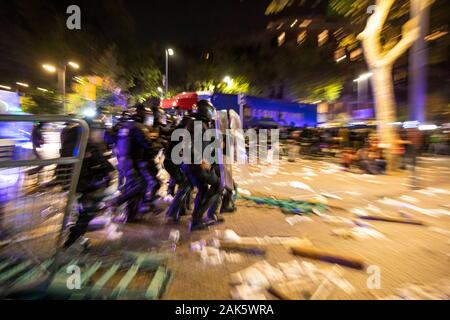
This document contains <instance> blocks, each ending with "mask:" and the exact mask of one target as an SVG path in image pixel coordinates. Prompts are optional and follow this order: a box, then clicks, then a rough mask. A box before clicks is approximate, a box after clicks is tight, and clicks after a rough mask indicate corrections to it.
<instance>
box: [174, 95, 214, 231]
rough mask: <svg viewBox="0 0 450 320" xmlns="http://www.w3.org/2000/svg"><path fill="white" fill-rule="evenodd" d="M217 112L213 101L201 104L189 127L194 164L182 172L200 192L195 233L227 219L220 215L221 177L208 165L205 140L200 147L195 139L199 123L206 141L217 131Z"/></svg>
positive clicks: (194, 218)
mask: <svg viewBox="0 0 450 320" xmlns="http://www.w3.org/2000/svg"><path fill="white" fill-rule="evenodd" d="M215 112H216V111H215V108H214V106H213V105H212V104H211V103H210V102H209V101H207V100H200V101H199V102H198V103H197V105H196V107H195V112H194V113H193V119H192V120H193V121H190V122H189V124H188V125H187V130H188V131H189V132H190V133H191V143H192V146H191V150H192V152H191V156H192V158H191V160H192V161H191V163H183V165H182V169H183V171H184V172H185V173H186V175H187V176H188V178H189V180H190V182H191V183H192V185H193V186H195V187H196V188H197V196H196V198H195V204H194V210H193V212H192V223H191V227H190V229H191V231H196V230H201V229H204V228H206V227H208V226H209V225H212V224H216V223H220V222H223V219H222V218H220V217H218V215H217V214H216V211H217V208H218V205H219V203H220V200H221V197H222V193H223V187H222V184H221V180H220V175H218V174H217V170H215V168H214V167H213V166H212V165H213V163H208V161H207V159H204V157H203V151H204V149H205V147H206V146H205V144H204V142H203V138H202V141H201V143H199V142H198V141H197V143H196V141H195V137H194V131H195V129H194V127H195V126H196V124H195V123H196V122H197V123H200V124H201V129H202V137H203V133H204V132H205V131H206V130H208V129H210V128H211V127H213V126H212V122H213V120H214V118H215ZM196 160H201V163H196ZM206 211H208V214H207V217H206V220H203V215H204V213H205V212H206Z"/></svg>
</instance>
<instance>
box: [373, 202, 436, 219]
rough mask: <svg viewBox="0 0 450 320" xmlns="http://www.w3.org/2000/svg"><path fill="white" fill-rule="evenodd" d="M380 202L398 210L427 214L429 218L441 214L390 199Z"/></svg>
mask: <svg viewBox="0 0 450 320" xmlns="http://www.w3.org/2000/svg"><path fill="white" fill-rule="evenodd" d="M378 202H380V203H383V204H385V205H389V206H394V207H398V208H407V209H411V210H414V211H417V212H419V213H422V214H425V215H428V216H433V217H435V216H436V215H439V213H436V212H435V211H433V210H430V209H424V208H420V207H417V206H415V205H413V204H410V203H405V202H401V201H398V200H394V199H390V198H383V199H380V200H378Z"/></svg>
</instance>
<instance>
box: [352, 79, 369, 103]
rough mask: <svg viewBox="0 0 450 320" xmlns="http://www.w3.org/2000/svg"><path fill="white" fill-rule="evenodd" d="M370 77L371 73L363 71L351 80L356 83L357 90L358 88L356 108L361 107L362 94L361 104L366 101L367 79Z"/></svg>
mask: <svg viewBox="0 0 450 320" xmlns="http://www.w3.org/2000/svg"><path fill="white" fill-rule="evenodd" d="M370 77H372V73H371V72H368V73H363V74H362V75H360V76H359V77H358V78H356V79H355V80H353V82H356V83H357V86H358V87H357V90H358V102H357V104H358V109H359V108H360V107H361V96H363V104H364V105H365V104H366V103H367V94H368V93H367V91H368V80H369V79H370Z"/></svg>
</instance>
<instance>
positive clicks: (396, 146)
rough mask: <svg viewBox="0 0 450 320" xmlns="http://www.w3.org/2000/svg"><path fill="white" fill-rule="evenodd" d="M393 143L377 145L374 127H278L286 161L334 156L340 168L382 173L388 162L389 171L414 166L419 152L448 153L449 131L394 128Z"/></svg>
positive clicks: (378, 141) (449, 153)
mask: <svg viewBox="0 0 450 320" xmlns="http://www.w3.org/2000/svg"><path fill="white" fill-rule="evenodd" d="M395 136H396V138H395V139H394V141H393V143H392V146H384V145H382V144H380V139H379V137H378V134H377V132H376V129H375V128H373V127H363V128H354V129H352V128H347V127H340V128H307V127H304V128H302V129H292V130H289V129H286V128H283V129H281V138H282V141H283V143H284V147H285V148H284V153H285V155H286V156H287V157H288V159H289V161H295V159H296V158H297V157H299V156H305V157H308V156H310V157H334V158H337V159H339V162H340V163H341V164H342V166H343V167H345V168H347V169H349V170H351V169H352V168H356V169H359V170H361V171H362V172H364V173H369V174H382V173H384V172H385V171H386V168H387V161H388V158H389V161H391V164H392V165H391V169H392V170H394V171H395V170H404V169H406V168H407V166H408V165H412V166H415V164H416V158H417V156H418V155H420V154H431V155H450V131H448V130H447V131H446V130H444V129H437V130H430V131H420V130H419V128H417V127H415V128H407V129H404V128H400V129H397V130H396V135H395Z"/></svg>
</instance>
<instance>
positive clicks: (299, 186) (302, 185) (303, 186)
mask: <svg viewBox="0 0 450 320" xmlns="http://www.w3.org/2000/svg"><path fill="white" fill-rule="evenodd" d="M289 186H290V187H292V188H295V189H303V190H307V191H311V192H314V190H313V189H311V187H310V186H308V185H307V184H305V183H303V182H300V181H292V182H291V183H290V184H289Z"/></svg>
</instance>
